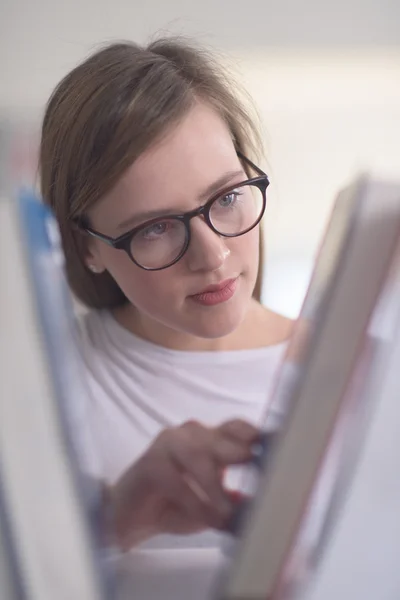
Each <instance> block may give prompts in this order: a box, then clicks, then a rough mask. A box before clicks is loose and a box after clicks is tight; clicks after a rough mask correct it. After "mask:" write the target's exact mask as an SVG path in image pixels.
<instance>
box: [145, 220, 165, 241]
mask: <svg viewBox="0 0 400 600" xmlns="http://www.w3.org/2000/svg"><path fill="white" fill-rule="evenodd" d="M171 226H172V224H171V222H170V221H158V222H157V223H154V224H153V225H149V227H146V228H145V229H142V231H140V233H139V235H140V237H141V238H142V239H144V240H149V241H150V240H155V239H157V238H160V237H162V236H163V235H164V234H166V233H168V231H169V230H170V229H171Z"/></svg>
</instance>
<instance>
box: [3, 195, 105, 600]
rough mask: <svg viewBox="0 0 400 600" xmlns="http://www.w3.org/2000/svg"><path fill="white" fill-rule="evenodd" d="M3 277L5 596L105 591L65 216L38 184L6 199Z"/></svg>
mask: <svg viewBox="0 0 400 600" xmlns="http://www.w3.org/2000/svg"><path fill="white" fill-rule="evenodd" d="M0 280H1V287H0V332H1V334H0V509H1V510H0V534H1V537H0V569H1V570H2V571H4V572H5V573H7V575H4V579H3V576H2V578H1V580H2V585H3V581H5V580H6V578H7V581H8V587H9V588H10V591H9V592H7V596H6V597H5V598H4V593H3V592H4V590H3V588H2V594H1V596H2V599H3V598H4V600H14V599H15V600H16V599H17V598H18V600H19V599H23V600H54V599H57V600H77V599H78V598H85V600H104V599H106V598H107V597H110V593H111V589H112V577H111V572H110V573H109V572H108V571H107V569H106V565H105V562H106V561H105V560H103V559H105V556H104V555H103V551H102V548H103V547H102V544H101V540H102V537H103V534H104V531H103V521H102V516H103V515H102V504H101V502H102V501H101V493H102V492H101V486H100V485H98V484H97V483H96V482H95V481H92V480H91V479H88V478H86V477H85V474H84V473H83V470H82V469H81V461H80V458H81V452H80V448H79V443H78V436H75V435H74V433H75V432H76V430H77V429H78V428H79V427H81V426H82V422H81V414H80V411H81V405H83V400H84V398H85V394H86V393H87V391H86V388H85V385H84V383H83V379H82V378H81V374H80V367H79V357H78V353H77V345H76V339H75V337H74V335H75V334H74V332H75V326H74V317H73V311H72V304H70V297H69V292H68V288H67V284H66V281H65V279H64V270H63V254H62V251H61V247H60V242H59V235H58V228H57V225H56V222H55V220H54V218H53V216H52V214H51V213H50V211H49V210H48V209H47V207H45V206H44V205H43V204H42V203H41V202H40V201H39V200H37V198H36V197H35V195H34V193H32V192H29V191H28V192H24V193H21V194H19V195H13V194H11V193H9V192H8V193H4V194H3V196H2V197H1V198H0ZM11 590H12V591H11Z"/></svg>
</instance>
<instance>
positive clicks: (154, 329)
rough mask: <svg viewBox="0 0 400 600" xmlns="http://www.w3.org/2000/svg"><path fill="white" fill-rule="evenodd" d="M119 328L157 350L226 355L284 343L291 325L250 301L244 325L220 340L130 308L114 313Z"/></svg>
mask: <svg viewBox="0 0 400 600" xmlns="http://www.w3.org/2000/svg"><path fill="white" fill-rule="evenodd" d="M113 314H114V317H115V319H116V320H117V321H118V323H119V324H120V325H122V326H123V327H124V328H125V329H127V330H128V331H131V332H132V333H134V334H135V335H137V336H138V337H140V338H142V339H144V340H147V341H149V342H152V343H153V344H156V345H158V346H163V347H165V348H170V349H172V350H181V351H188V352H195V351H200V352H203V351H214V352H221V351H229V350H248V349H252V348H260V347H264V346H269V345H273V344H278V343H281V342H283V341H285V340H286V339H287V338H288V337H289V335H290V330H291V322H290V321H289V320H288V319H285V318H284V317H281V316H280V315H277V314H276V313H273V312H272V311H270V310H268V309H266V308H265V307H263V306H262V305H261V304H260V303H259V302H258V301H257V300H254V299H251V301H250V303H249V307H248V310H247V311H246V314H245V317H244V319H243V321H242V322H241V323H240V324H239V326H238V327H237V328H236V329H235V330H234V331H233V332H231V333H230V334H228V335H226V336H224V337H221V338H201V337H197V336H194V335H191V334H189V333H186V332H183V331H178V330H175V329H171V328H170V327H167V326H165V325H163V324H162V323H159V322H155V321H154V320H153V319H151V318H149V317H148V316H147V315H144V314H141V313H139V312H138V311H137V310H136V309H135V308H134V307H133V306H132V305H125V306H123V307H120V308H118V309H116V310H114V313H113Z"/></svg>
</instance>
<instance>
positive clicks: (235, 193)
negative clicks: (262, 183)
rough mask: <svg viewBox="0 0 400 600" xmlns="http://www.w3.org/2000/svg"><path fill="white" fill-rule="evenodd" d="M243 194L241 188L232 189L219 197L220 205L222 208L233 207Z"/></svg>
mask: <svg viewBox="0 0 400 600" xmlns="http://www.w3.org/2000/svg"><path fill="white" fill-rule="evenodd" d="M241 195H242V192H241V191H239V190H232V191H231V192H228V193H227V194H225V195H224V196H221V197H220V198H218V201H217V202H218V205H219V206H220V207H221V208H233V207H234V205H235V204H236V203H237V201H238V199H239V196H241Z"/></svg>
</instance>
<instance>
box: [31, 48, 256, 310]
mask: <svg viewBox="0 0 400 600" xmlns="http://www.w3.org/2000/svg"><path fill="white" fill-rule="evenodd" d="M196 99H201V100H203V101H206V102H207V103H209V104H210V105H211V106H212V107H213V108H215V110H216V111H218V113H219V114H220V116H221V117H222V118H223V119H224V120H225V122H226V124H227V125H228V127H229V129H230V132H231V135H232V140H233V143H234V145H235V148H236V150H237V151H239V152H241V153H242V154H244V155H248V156H249V157H251V156H254V155H257V152H258V151H259V150H260V148H261V144H260V140H259V136H258V130H257V128H256V126H255V125H254V122H253V120H252V118H251V117H250V115H249V113H248V112H247V110H246V109H245V108H244V105H243V103H242V102H241V101H240V100H239V98H238V97H237V94H234V93H233V91H232V85H231V82H230V81H228V77H227V75H226V74H225V73H223V72H222V70H221V69H220V68H219V67H218V66H217V65H216V64H215V61H214V60H213V58H212V57H211V56H210V55H209V54H208V53H207V52H206V51H205V50H204V49H200V48H197V47H196V46H194V45H193V44H190V43H188V42H187V41H182V40H181V39H173V38H169V39H160V40H157V41H155V42H153V43H151V44H149V45H148V46H146V47H143V46H140V45H138V44H135V43H131V42H124V43H114V44H111V45H109V46H107V47H105V48H103V49H101V50H99V51H97V52H96V53H94V54H93V55H91V56H90V57H89V58H87V59H86V60H85V61H84V62H83V63H81V64H80V65H78V66H77V67H76V68H74V69H73V70H72V71H71V72H70V73H69V74H68V75H67V76H66V77H65V78H64V79H63V80H62V81H61V82H60V83H59V84H58V86H57V87H56V88H55V90H54V92H53V94H52V96H51V97H50V100H49V102H48V104H47V107H46V112H45V116H44V120H43V125H42V135H41V144H40V179H41V192H42V196H43V199H44V201H45V202H46V203H47V204H48V205H50V207H51V208H52V209H53V211H54V213H55V215H56V218H57V221H58V223H59V227H60V231H61V237H62V242H63V248H64V252H65V257H66V269H67V276H68V280H69V284H70V286H71V289H72V291H73V292H74V294H75V295H76V296H77V298H78V299H79V300H80V301H81V302H83V303H84V304H85V305H86V306H88V307H94V308H112V307H116V306H118V305H121V304H123V303H125V302H126V301H127V300H126V298H125V296H124V294H123V293H122V291H121V289H120V288H119V286H118V285H117V283H116V282H115V281H114V279H113V278H112V277H111V275H110V274H109V273H108V272H104V273H102V274H100V275H95V274H93V273H92V272H91V271H89V270H88V269H87V267H86V265H85V262H84V256H85V243H86V240H85V237H84V236H83V235H82V233H81V232H80V231H78V230H77V229H76V228H75V227H74V225H73V222H74V219H76V218H79V217H82V216H84V215H85V213H86V212H87V210H88V209H89V208H90V207H91V206H93V205H94V204H95V203H96V202H98V201H99V200H100V199H101V198H102V197H103V196H104V195H105V194H106V193H107V192H108V191H109V190H111V189H112V188H113V186H114V185H115V184H116V182H117V181H118V179H119V178H120V177H121V176H122V174H123V173H124V172H125V170H126V169H127V168H128V167H129V166H130V165H132V163H133V162H134V161H135V160H136V159H137V158H138V157H139V156H140V155H141V154H142V153H143V152H144V151H145V150H146V149H147V148H149V146H150V145H151V144H153V143H154V142H155V141H156V140H158V139H159V138H160V136H162V135H163V134H165V132H166V131H167V130H168V129H169V128H171V127H173V126H174V124H176V123H177V122H178V121H179V120H180V119H181V118H182V117H183V116H184V115H185V114H186V113H187V112H188V111H189V110H190V108H191V107H192V106H193V103H194V102H195V100H196ZM261 271H262V236H261V235H260V266H259V274H258V278H257V283H256V287H255V290H254V295H255V296H256V297H258V298H259V297H260V289H261Z"/></svg>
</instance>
